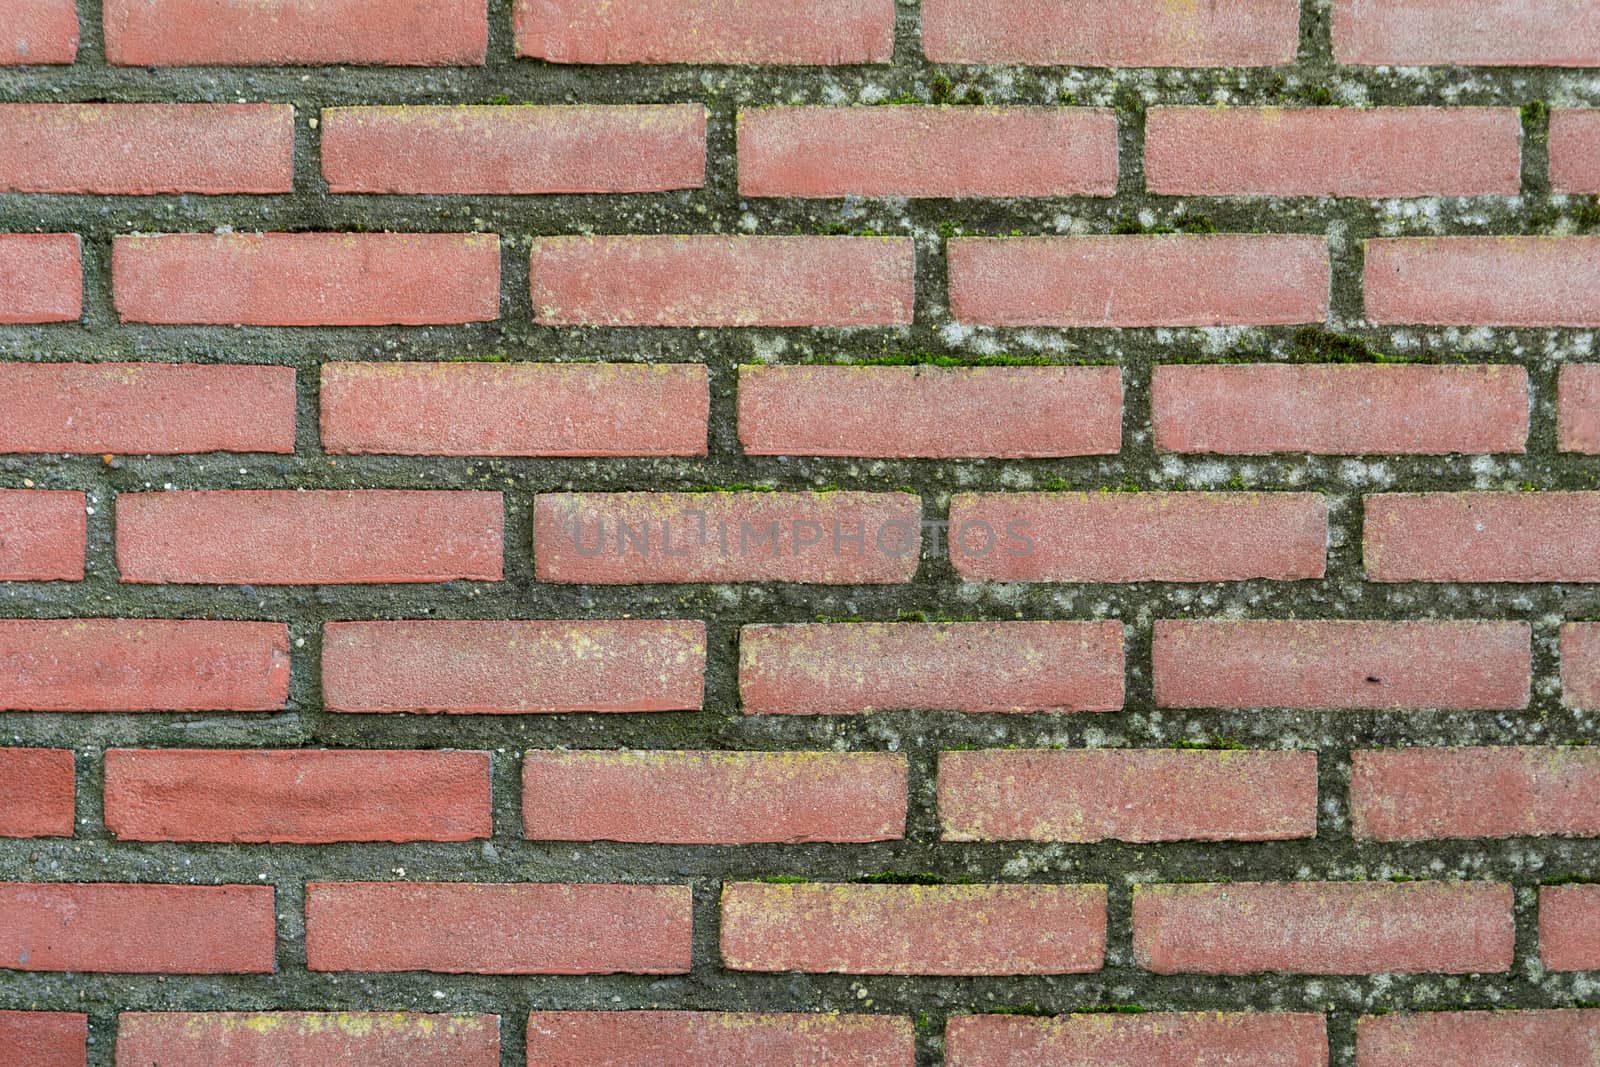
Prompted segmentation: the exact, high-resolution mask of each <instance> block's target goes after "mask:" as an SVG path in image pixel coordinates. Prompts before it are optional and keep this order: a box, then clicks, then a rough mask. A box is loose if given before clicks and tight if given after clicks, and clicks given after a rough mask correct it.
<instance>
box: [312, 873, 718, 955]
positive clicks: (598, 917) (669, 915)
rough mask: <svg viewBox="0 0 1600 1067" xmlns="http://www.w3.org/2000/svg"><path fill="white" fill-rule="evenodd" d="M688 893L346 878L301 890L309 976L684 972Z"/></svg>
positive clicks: (670, 888) (681, 889)
mask: <svg viewBox="0 0 1600 1067" xmlns="http://www.w3.org/2000/svg"><path fill="white" fill-rule="evenodd" d="M689 904H690V899H689V889H688V887H687V886H674V885H557V884H520V885H513V884H469V883H465V882H456V883H406V882H345V883H313V884H309V885H307V886H306V964H307V966H309V967H310V968H311V970H313V971H436V972H441V973H445V974H610V973H614V972H619V971H625V972H628V973H631V974H683V973H686V972H687V971H688V970H689V932H690V931H689V927H690V915H689Z"/></svg>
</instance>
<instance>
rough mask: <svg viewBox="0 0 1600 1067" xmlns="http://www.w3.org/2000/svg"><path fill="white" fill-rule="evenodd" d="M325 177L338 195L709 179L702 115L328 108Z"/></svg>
mask: <svg viewBox="0 0 1600 1067" xmlns="http://www.w3.org/2000/svg"><path fill="white" fill-rule="evenodd" d="M322 176H323V177H324V178H326V179H327V180H328V189H329V191H330V192H335V193H508V194H515V193H645V192H655V191H659V190H664V189H698V188H700V187H701V186H702V185H704V184H705V176H706V109H705V108H704V107H702V106H701V105H699V104H628V105H622V106H603V105H594V104H587V105H578V106H564V105H557V106H537V107H528V106H512V107H403V106H402V107H334V108H325V109H324V110H323V112H322Z"/></svg>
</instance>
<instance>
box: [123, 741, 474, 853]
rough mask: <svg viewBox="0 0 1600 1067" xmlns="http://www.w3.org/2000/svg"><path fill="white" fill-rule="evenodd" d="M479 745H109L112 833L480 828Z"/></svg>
mask: <svg viewBox="0 0 1600 1067" xmlns="http://www.w3.org/2000/svg"><path fill="white" fill-rule="evenodd" d="M491 822H492V820H491V814H490V804H489V754H488V753H487V752H406V751H378V752H361V751H328V750H309V751H307V750H298V749H297V750H288V751H277V752H262V751H248V752H245V751H228V750H220V749H157V750H140V749H117V748H114V749H110V750H109V751H107V752H106V756H105V823H106V829H108V830H110V831H111V833H112V834H113V835H115V836H116V837H117V838H119V839H120V840H123V841H228V842H274V843H287V844H322V843H326V842H333V841H470V840H472V839H474V838H479V837H488V836H489V834H490V830H491Z"/></svg>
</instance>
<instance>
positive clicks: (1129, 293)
mask: <svg viewBox="0 0 1600 1067" xmlns="http://www.w3.org/2000/svg"><path fill="white" fill-rule="evenodd" d="M947 247H948V252H949V260H950V312H951V314H952V315H954V316H955V318H956V319H958V320H959V321H961V322H971V323H978V324H980V325H985V326H1271V325H1279V324H1285V323H1300V322H1322V321H1323V320H1325V319H1326V318H1327V317H1328V287H1329V283H1330V278H1331V274H1330V268H1329V265H1328V249H1327V245H1326V242H1325V241H1324V239H1323V238H1322V237H1320V236H1302V235H1299V234H1235V233H1229V234H1203V235H1187V234H1180V235H1156V236H1142V235H1131V236H1114V237H957V238H954V239H952V240H951V241H950V242H949V244H948V246H947Z"/></svg>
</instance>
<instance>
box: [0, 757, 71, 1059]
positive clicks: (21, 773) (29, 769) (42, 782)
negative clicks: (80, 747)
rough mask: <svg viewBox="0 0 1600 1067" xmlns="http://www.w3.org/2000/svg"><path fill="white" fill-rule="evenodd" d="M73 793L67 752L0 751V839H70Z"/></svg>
mask: <svg viewBox="0 0 1600 1067" xmlns="http://www.w3.org/2000/svg"><path fill="white" fill-rule="evenodd" d="M75 790H76V787H75V785H74V780H73V770H72V751H71V750H70V749H64V748H0V837H71V836H72V826H73V798H74V796H75V795H76V792H75ZM4 1044H5V1041H4V1039H3V1038H0V1047H3V1046H4ZM4 1060H5V1057H4V1056H0V1062H4Z"/></svg>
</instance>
